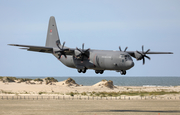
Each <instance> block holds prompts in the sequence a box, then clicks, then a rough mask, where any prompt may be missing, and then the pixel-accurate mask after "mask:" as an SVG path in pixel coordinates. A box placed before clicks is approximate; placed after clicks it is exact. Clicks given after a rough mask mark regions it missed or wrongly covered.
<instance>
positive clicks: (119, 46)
mask: <svg viewBox="0 0 180 115" xmlns="http://www.w3.org/2000/svg"><path fill="white" fill-rule="evenodd" d="M127 49H128V47H126V48H125V49H124V52H126V50H127ZM119 50H120V51H122V50H121V47H120V46H119Z"/></svg>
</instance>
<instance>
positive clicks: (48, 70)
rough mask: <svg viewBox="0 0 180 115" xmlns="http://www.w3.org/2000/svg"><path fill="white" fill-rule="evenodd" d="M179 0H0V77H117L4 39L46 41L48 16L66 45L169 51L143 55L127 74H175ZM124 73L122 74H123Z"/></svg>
mask: <svg viewBox="0 0 180 115" xmlns="http://www.w3.org/2000/svg"><path fill="white" fill-rule="evenodd" d="M179 6H180V1H179V0H1V1H0V17H1V18H0V65H1V66H0V76H31V77H32V76H55V77H60V76H62V77H66V76H76V77H78V76H84V77H90V76H95V77H96V76H97V77H98V76H99V77H103V76H117V77H121V76H122V75H121V74H120V73H118V72H115V71H105V72H104V74H102V75H100V74H95V72H94V70H87V72H86V73H85V74H83V73H78V72H77V70H76V69H72V68H68V67H66V66H65V65H63V64H62V63H61V62H60V61H59V60H57V59H56V58H55V57H54V56H53V55H52V54H47V53H38V52H30V51H26V50H21V49H19V47H13V46H9V45H7V44H24V45H37V46H45V42H46V35H47V28H48V22H49V18H50V16H54V17H55V19H56V23H57V27H58V33H59V37H60V41H61V43H63V42H64V41H65V42H66V46H68V47H71V48H76V47H79V48H81V47H82V43H84V44H85V48H91V49H100V50H119V46H121V48H122V49H124V48H125V47H128V49H127V50H128V51H136V50H138V51H141V47H142V45H144V48H145V50H147V49H150V50H151V51H162V52H173V53H174V54H171V55H169V54H168V55H160V54H159V55H152V54H150V55H148V56H149V57H151V60H148V59H146V63H145V65H143V64H142V60H141V61H136V59H134V58H133V61H134V63H135V66H134V67H133V68H131V69H130V70H127V74H126V76H180V69H179V65H180V51H179V49H180V46H179V43H180V13H179V12H180V7H179ZM123 77H124V76H123Z"/></svg>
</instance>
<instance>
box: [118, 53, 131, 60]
mask: <svg viewBox="0 0 180 115" xmlns="http://www.w3.org/2000/svg"><path fill="white" fill-rule="evenodd" d="M120 58H122V59H124V58H125V60H126V61H127V60H132V58H131V56H129V55H123V54H121V55H120Z"/></svg>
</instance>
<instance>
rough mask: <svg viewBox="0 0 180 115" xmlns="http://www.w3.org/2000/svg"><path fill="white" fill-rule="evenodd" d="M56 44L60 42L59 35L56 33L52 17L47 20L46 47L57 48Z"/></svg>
mask: <svg viewBox="0 0 180 115" xmlns="http://www.w3.org/2000/svg"><path fill="white" fill-rule="evenodd" d="M56 42H59V43H60V40H59V35H58V31H57V26H56V21H55V18H54V16H51V17H50V19H49V26H48V31H47V38H46V46H47V47H57V45H56ZM60 44H61V43H60Z"/></svg>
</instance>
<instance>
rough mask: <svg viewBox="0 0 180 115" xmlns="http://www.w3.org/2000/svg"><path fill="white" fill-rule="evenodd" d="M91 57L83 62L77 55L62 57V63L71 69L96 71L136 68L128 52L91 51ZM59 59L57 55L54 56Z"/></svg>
mask: <svg viewBox="0 0 180 115" xmlns="http://www.w3.org/2000/svg"><path fill="white" fill-rule="evenodd" d="M89 53H90V57H89V58H85V59H84V60H83V61H81V59H79V58H78V57H76V56H75V55H74V56H72V55H69V56H68V55H67V58H65V57H64V56H62V57H61V58H60V61H61V62H62V63H63V64H64V65H66V66H68V67H71V68H76V69H84V68H86V69H94V70H103V71H104V70H116V71H118V72H119V71H122V70H123V71H125V70H128V69H130V68H132V67H133V66H134V62H133V60H132V58H131V56H130V55H129V54H128V53H126V52H121V51H108V50H90V51H89ZM53 55H54V56H55V57H56V58H58V55H57V54H53Z"/></svg>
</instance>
